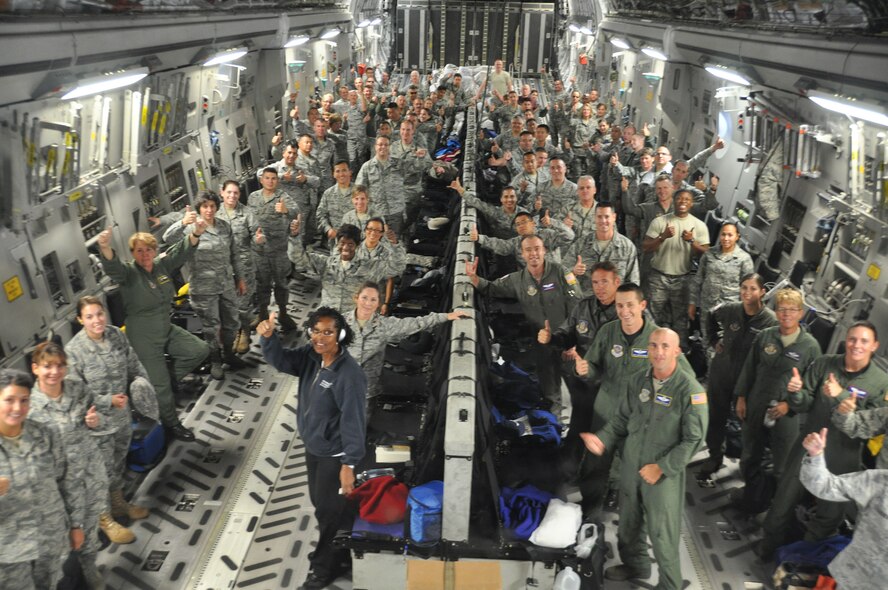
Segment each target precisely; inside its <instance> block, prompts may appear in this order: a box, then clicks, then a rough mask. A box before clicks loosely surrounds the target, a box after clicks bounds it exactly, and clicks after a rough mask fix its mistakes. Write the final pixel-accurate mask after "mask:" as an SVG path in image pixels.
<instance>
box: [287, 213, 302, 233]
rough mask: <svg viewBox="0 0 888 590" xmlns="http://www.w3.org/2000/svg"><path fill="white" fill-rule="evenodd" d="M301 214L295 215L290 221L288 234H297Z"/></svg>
mask: <svg viewBox="0 0 888 590" xmlns="http://www.w3.org/2000/svg"><path fill="white" fill-rule="evenodd" d="M301 217H302V215H297V216H296V219H294V220H293V221H291V222H290V235H291V236H295V235H298V234H299V224H300V223H301Z"/></svg>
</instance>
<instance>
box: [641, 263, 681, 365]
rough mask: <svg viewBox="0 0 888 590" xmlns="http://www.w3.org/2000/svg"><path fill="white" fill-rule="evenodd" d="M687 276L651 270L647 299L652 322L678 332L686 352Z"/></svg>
mask: <svg viewBox="0 0 888 590" xmlns="http://www.w3.org/2000/svg"><path fill="white" fill-rule="evenodd" d="M688 278H689V275H665V274H663V273H661V272H658V271H656V270H653V269H652V270H651V272H650V278H649V281H650V283H649V285H650V292H649V298H648V300H649V301H650V304H651V313H652V314H654V320H655V321H656V322H657V325H658V326H660V327H662V328H672V329H673V330H675V331H676V332H678V336H679V338H680V339H681V348H682V350H688V349H687V345H688V301H689V296H688Z"/></svg>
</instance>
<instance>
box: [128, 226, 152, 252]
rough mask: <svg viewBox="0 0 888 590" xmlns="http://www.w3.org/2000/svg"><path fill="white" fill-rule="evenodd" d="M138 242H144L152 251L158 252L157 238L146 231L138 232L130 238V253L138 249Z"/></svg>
mask: <svg viewBox="0 0 888 590" xmlns="http://www.w3.org/2000/svg"><path fill="white" fill-rule="evenodd" d="M136 242H142V243H143V244H145V245H146V246H148V247H149V248H150V249H152V250H157V238H155V237H154V236H153V235H152V234H150V233H148V232H146V231H138V232H136V233H134V234H133V235H131V236H130V239H129V242H128V243H129V249H130V252H132V251H133V250H135V249H136Z"/></svg>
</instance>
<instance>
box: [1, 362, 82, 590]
mask: <svg viewBox="0 0 888 590" xmlns="http://www.w3.org/2000/svg"><path fill="white" fill-rule="evenodd" d="M32 383H33V382H32V380H31V379H30V376H29V375H27V374H25V373H23V372H21V371H15V370H12V369H4V370H2V371H0V399H2V400H3V402H2V404H0V406H2V407H0V412H2V413H3V414H4V422H7V421H8V418H7V416H8V414H9V413H11V412H12V411H18V413H20V414H21V418H20V422H19V427H18V429H15V428H9V424H3V425H2V426H0V432H2V433H3V436H0V522H2V523H3V526H2V528H0V588H3V589H4V590H37V589H39V590H43V589H45V588H55V587H56V584H57V583H58V581H59V580H60V579H61V576H62V561H63V560H64V558H65V557H66V556H67V555H68V551H69V550H70V549H71V542H70V541H69V534H70V533H71V532H72V531H74V530H76V529H77V528H81V529H82V527H83V523H84V513H85V509H84V501H85V495H84V491H83V486H84V483H83V477H84V474H83V473H82V472H81V471H79V470H78V469H77V467H76V466H72V465H69V464H68V460H67V458H66V453H65V448H64V443H63V442H62V438H61V435H60V434H59V432H58V431H57V430H56V429H55V427H52V426H49V425H47V424H41V423H39V422H36V421H34V420H30V419H27V413H28V403H29V402H28V398H30V387H31V385H32ZM83 533H84V531H80V532H79V533H78V534H83Z"/></svg>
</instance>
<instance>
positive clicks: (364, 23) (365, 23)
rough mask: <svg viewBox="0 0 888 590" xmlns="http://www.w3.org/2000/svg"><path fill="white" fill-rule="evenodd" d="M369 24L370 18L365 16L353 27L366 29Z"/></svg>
mask: <svg viewBox="0 0 888 590" xmlns="http://www.w3.org/2000/svg"><path fill="white" fill-rule="evenodd" d="M369 26H370V19H369V18H365V19H364V20H362V21H361V22H359V23H358V24H356V25H355V27H357V28H359V29H366V28H367V27H369Z"/></svg>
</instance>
